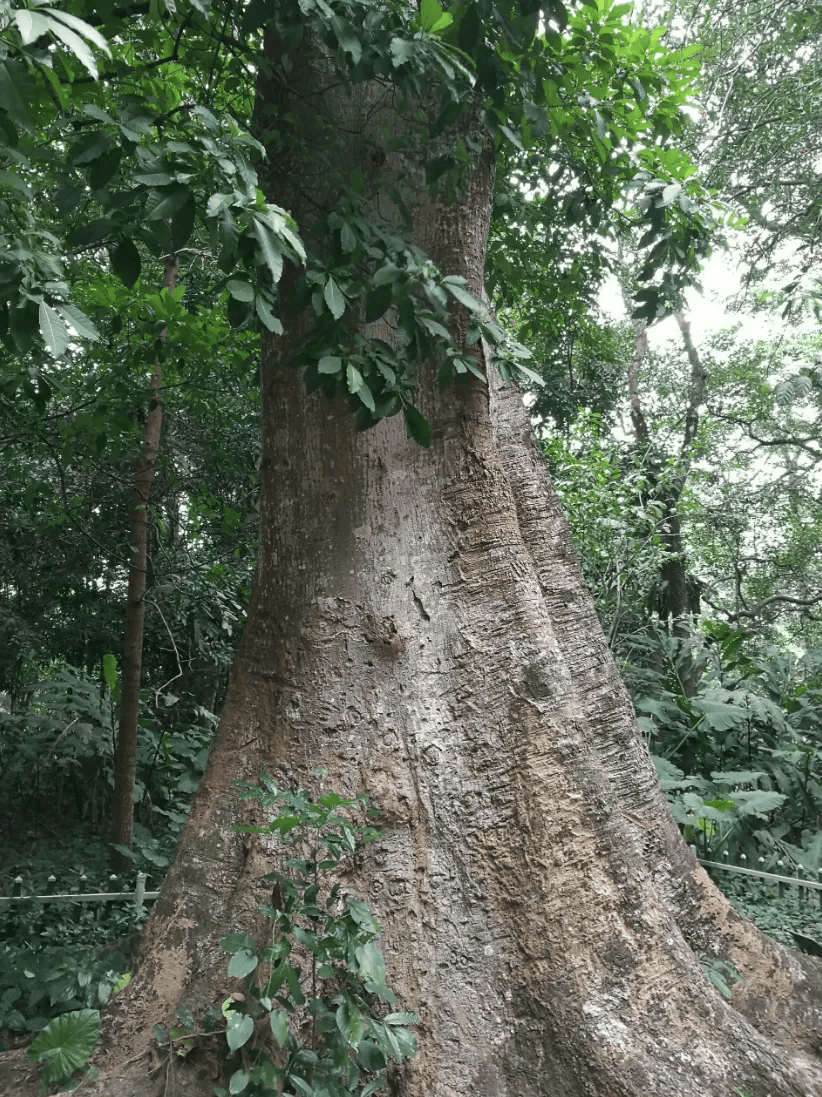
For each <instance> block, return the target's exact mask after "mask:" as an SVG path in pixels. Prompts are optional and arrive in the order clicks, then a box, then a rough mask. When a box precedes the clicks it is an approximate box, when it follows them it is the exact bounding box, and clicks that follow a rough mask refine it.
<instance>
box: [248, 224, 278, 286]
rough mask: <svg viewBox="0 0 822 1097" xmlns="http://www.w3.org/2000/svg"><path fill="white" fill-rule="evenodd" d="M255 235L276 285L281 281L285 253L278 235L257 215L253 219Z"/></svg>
mask: <svg viewBox="0 0 822 1097" xmlns="http://www.w3.org/2000/svg"><path fill="white" fill-rule="evenodd" d="M253 229H254V235H255V236H256V237H257V240H258V241H259V244H260V253H261V255H262V258H263V262H264V263H265V265H266V266H267V267H268V269H269V270H270V271H271V280H272V281H273V283H274V285H275V286H276V284H277V283H278V282H279V280H280V275H281V274H282V273H283V254H282V252H281V251H280V247H279V243H278V241H277V238H276V236H275V235H274V233H273V232H272V231H271V229H270V228H269V227H268V225H266V224H264V223H263V222H262V221H260V219H259V218H257V217H255V218H254V221H253Z"/></svg>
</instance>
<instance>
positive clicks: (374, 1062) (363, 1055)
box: [357, 1040, 385, 1070]
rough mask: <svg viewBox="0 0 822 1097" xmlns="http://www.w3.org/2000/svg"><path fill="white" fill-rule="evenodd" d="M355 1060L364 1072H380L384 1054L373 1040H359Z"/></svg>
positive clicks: (383, 1063)
mask: <svg viewBox="0 0 822 1097" xmlns="http://www.w3.org/2000/svg"><path fill="white" fill-rule="evenodd" d="M357 1060H358V1062H359V1063H360V1064H361V1066H362V1067H363V1069H364V1070H382V1069H383V1067H384V1066H385V1053H384V1052H383V1051H382V1049H381V1048H380V1047H379V1046H378V1045H377V1044H375V1043H374V1041H373V1040H361V1041H360V1044H359V1046H358V1048H357Z"/></svg>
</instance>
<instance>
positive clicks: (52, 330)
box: [40, 301, 68, 358]
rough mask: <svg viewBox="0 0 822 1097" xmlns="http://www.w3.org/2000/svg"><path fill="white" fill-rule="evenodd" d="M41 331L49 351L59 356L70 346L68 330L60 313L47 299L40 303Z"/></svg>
mask: <svg viewBox="0 0 822 1097" xmlns="http://www.w3.org/2000/svg"><path fill="white" fill-rule="evenodd" d="M40 333H41V335H42V336H43V340H44V342H45V344H46V346H47V347H48V349H49V351H50V352H51V353H52V354H53V355H54V357H55V358H59V357H60V355H61V354H63V353H64V352H65V350H66V348H67V347H68V332H67V331H66V325H65V324H64V323H63V321H62V320H61V318H60V314H59V313H58V312H57V311H56V310H55V309H53V308H52V307H51V305H47V304H46V303H45V301H43V302H42V303H41V305H40Z"/></svg>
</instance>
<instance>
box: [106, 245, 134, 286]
mask: <svg viewBox="0 0 822 1097" xmlns="http://www.w3.org/2000/svg"><path fill="white" fill-rule="evenodd" d="M109 258H110V259H111V269H112V270H113V271H114V273H115V274H116V275H117V277H118V278H119V279H120V281H121V282H123V283H125V285H127V286H128V288H129V289H131V287H132V286H133V285H134V283H135V282H136V281H137V279H138V278H139V277H140V268H141V266H142V262H141V260H140V253H139V251H138V250H137V245H136V244H135V243H134V241H133V240H129V239H126V240H121V241H120V243H119V244H118V245H117V247H116V248H113V249H110V250H109Z"/></svg>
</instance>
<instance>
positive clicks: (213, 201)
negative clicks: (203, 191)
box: [206, 193, 234, 217]
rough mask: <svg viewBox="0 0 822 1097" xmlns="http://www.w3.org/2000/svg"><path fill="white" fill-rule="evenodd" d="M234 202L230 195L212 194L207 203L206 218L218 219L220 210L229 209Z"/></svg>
mask: <svg viewBox="0 0 822 1097" xmlns="http://www.w3.org/2000/svg"><path fill="white" fill-rule="evenodd" d="M233 201H234V199H233V198H232V196H231V195H230V194H219V193H218V194H212V196H211V197H210V198H209V200H208V202H207V203H206V217H216V216H217V214H218V213H219V212H220V210H223V209H227V208H228V206H230V205H231V204H232V202H233Z"/></svg>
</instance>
